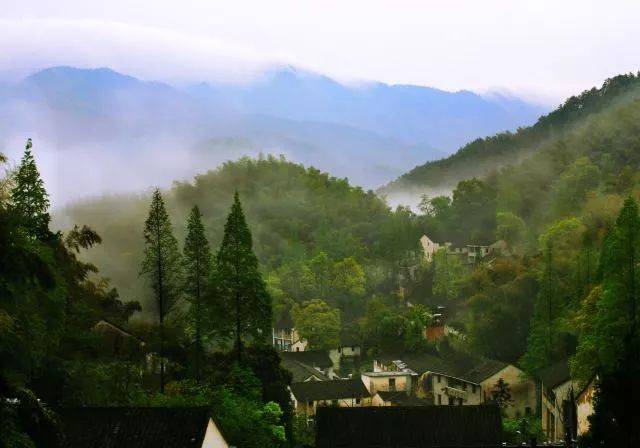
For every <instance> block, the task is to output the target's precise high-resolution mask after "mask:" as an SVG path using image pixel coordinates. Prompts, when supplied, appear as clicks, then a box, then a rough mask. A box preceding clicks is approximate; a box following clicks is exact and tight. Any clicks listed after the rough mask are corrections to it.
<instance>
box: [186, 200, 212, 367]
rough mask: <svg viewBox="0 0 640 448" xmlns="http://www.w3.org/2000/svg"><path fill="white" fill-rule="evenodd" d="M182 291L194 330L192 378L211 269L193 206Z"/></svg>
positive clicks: (200, 343) (199, 348) (197, 363)
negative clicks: (187, 303)
mask: <svg viewBox="0 0 640 448" xmlns="http://www.w3.org/2000/svg"><path fill="white" fill-rule="evenodd" d="M183 260H184V292H185V295H186V297H185V299H186V300H187V301H188V302H189V304H190V306H189V321H190V322H191V327H192V330H193V332H194V341H193V342H194V343H193V347H194V357H193V370H194V375H195V377H196V379H199V378H200V365H201V364H202V356H203V350H204V347H203V338H204V334H205V316H206V313H205V310H206V308H207V306H206V305H207V303H206V302H205V297H206V296H207V294H208V292H209V283H208V279H209V275H210V273H211V270H212V268H213V266H212V261H213V259H212V258H211V250H210V249H209V242H208V241H207V237H206V235H205V231H204V226H203V225H202V214H201V213H200V209H199V208H198V206H197V205H194V206H193V208H192V209H191V213H190V214H189V221H188V223H187V236H186V237H185V240H184V251H183Z"/></svg>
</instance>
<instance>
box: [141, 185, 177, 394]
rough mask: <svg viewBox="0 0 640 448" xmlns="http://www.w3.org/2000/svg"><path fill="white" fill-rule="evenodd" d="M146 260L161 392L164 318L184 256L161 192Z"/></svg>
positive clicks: (148, 229)
mask: <svg viewBox="0 0 640 448" xmlns="http://www.w3.org/2000/svg"><path fill="white" fill-rule="evenodd" d="M144 241H145V249H144V260H143V261H142V269H141V274H144V275H146V276H147V278H148V279H149V281H150V283H151V288H152V289H153V293H154V298H155V301H156V306H157V309H158V319H159V327H160V351H159V355H160V392H162V393H164V381H165V359H164V343H165V318H166V317H167V315H168V314H169V313H170V312H171V311H172V310H173V308H174V307H175V305H176V303H177V301H178V299H179V297H180V286H181V268H182V257H181V256H180V250H179V249H178V242H177V241H176V239H175V237H174V236H173V229H172V228H171V221H170V220H169V215H168V214H167V210H166V208H165V205H164V200H163V199H162V195H161V194H160V191H159V190H158V189H156V190H155V191H154V192H153V198H152V200H151V207H150V209H149V216H148V217H147V220H146V221H145V225H144Z"/></svg>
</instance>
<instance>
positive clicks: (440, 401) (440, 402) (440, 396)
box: [438, 394, 442, 404]
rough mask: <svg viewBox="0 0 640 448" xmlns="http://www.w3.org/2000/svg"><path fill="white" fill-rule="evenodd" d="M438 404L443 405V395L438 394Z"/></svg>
mask: <svg viewBox="0 0 640 448" xmlns="http://www.w3.org/2000/svg"><path fill="white" fill-rule="evenodd" d="M438 404H442V395H440V394H438Z"/></svg>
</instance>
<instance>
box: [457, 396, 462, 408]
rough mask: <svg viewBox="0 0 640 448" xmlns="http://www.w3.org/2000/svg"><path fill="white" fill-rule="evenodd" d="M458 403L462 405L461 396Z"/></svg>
mask: <svg viewBox="0 0 640 448" xmlns="http://www.w3.org/2000/svg"><path fill="white" fill-rule="evenodd" d="M458 405H460V406H462V398H458Z"/></svg>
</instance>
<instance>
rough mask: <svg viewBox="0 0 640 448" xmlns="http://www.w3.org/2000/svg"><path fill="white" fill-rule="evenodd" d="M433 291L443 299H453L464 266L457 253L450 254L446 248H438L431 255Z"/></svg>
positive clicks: (456, 294)
mask: <svg viewBox="0 0 640 448" xmlns="http://www.w3.org/2000/svg"><path fill="white" fill-rule="evenodd" d="M433 270H434V276H433V293H434V294H435V295H437V296H439V297H441V298H443V299H444V300H445V301H448V300H451V299H455V298H457V296H458V292H459V291H460V286H461V280H462V278H463V277H464V266H462V262H461V261H460V258H459V257H458V256H457V255H450V254H449V253H448V252H447V248H442V249H439V250H438V251H437V252H436V253H435V254H434V256H433Z"/></svg>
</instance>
